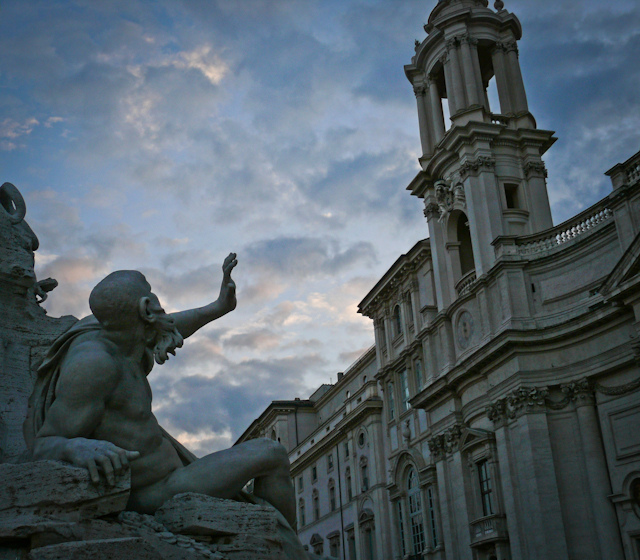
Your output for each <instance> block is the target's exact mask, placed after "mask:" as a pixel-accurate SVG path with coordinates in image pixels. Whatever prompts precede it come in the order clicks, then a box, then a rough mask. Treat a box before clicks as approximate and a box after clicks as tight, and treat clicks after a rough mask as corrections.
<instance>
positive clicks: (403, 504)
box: [395, 460, 495, 557]
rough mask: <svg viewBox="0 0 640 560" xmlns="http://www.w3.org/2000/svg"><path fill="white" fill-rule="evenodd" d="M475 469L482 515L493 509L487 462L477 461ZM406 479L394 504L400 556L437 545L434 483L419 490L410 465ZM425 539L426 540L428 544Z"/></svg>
mask: <svg viewBox="0 0 640 560" xmlns="http://www.w3.org/2000/svg"><path fill="white" fill-rule="evenodd" d="M476 468H477V476H478V490H479V494H480V503H481V504H482V515H483V516H488V515H493V514H494V513H495V508H494V503H493V491H492V485H491V477H490V475H489V469H488V463H487V461H486V460H482V461H480V462H479V463H477V465H476ZM406 480H407V482H406V496H405V497H401V498H399V499H398V500H397V501H396V505H395V508H396V522H397V524H398V537H399V539H400V548H401V550H402V556H403V557H404V556H406V555H407V554H409V555H419V554H422V553H423V552H425V549H426V548H427V545H428V547H429V548H430V549H431V550H433V549H435V548H436V547H438V545H439V544H440V541H439V538H438V520H437V507H436V494H435V490H434V486H433V485H429V486H427V487H426V489H425V491H424V493H422V492H421V490H420V484H419V482H418V475H417V473H416V470H415V468H413V467H411V468H410V469H409V471H408V473H407V478H406ZM423 497H425V498H426V521H427V526H426V530H425V516H424V513H425V512H424V507H423V504H422V502H423ZM407 515H408V517H407ZM427 539H428V540H429V542H428V543H427Z"/></svg>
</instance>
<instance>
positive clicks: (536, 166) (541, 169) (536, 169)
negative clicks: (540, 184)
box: [522, 161, 548, 177]
mask: <svg viewBox="0 0 640 560" xmlns="http://www.w3.org/2000/svg"><path fill="white" fill-rule="evenodd" d="M522 169H523V171H524V174H525V176H526V177H529V175H541V176H543V177H547V176H548V173H547V167H546V166H545V164H544V161H528V162H527V163H525V164H524V165H523V166H522Z"/></svg>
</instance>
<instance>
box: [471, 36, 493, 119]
mask: <svg viewBox="0 0 640 560" xmlns="http://www.w3.org/2000/svg"><path fill="white" fill-rule="evenodd" d="M469 47H470V49H471V61H472V62H473V71H474V72H475V75H476V78H477V80H478V87H479V88H480V90H479V92H480V93H479V95H480V103H481V104H482V105H484V108H485V109H486V110H487V111H489V110H490V108H489V98H488V97H487V90H486V88H485V87H484V82H483V81H482V70H481V68H480V57H479V55H478V39H475V38H473V37H471V40H470V41H469Z"/></svg>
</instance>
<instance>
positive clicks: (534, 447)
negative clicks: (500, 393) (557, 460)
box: [514, 411, 569, 558]
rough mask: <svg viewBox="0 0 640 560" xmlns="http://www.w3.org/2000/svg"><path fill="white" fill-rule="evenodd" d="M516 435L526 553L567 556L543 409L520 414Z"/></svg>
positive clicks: (543, 555) (519, 492) (537, 555)
mask: <svg viewBox="0 0 640 560" xmlns="http://www.w3.org/2000/svg"><path fill="white" fill-rule="evenodd" d="M516 438H517V441H515V442H514V443H515V456H516V457H517V458H518V460H517V464H516V468H517V470H518V479H519V484H518V494H519V503H520V507H522V508H524V511H523V516H522V518H521V521H522V523H523V525H524V527H523V529H524V535H525V539H526V541H525V546H526V549H527V553H526V557H529V558H568V557H569V554H568V550H567V542H566V530H565V528H564V522H563V519H562V511H561V508H560V497H559V494H558V483H557V479H556V473H555V465H554V460H553V454H552V452H551V442H550V439H549V427H548V425H547V416H546V413H545V412H537V411H536V412H535V413H528V414H527V413H525V414H523V415H522V416H521V417H520V418H519V419H518V429H517V435H516ZM514 439H515V438H514Z"/></svg>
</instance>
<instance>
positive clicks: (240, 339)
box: [224, 328, 282, 350]
mask: <svg viewBox="0 0 640 560" xmlns="http://www.w3.org/2000/svg"><path fill="white" fill-rule="evenodd" d="M281 340H282V336H281V335H278V334H276V333H274V332H273V331H271V330H269V329H266V328H260V329H257V330H253V331H249V332H244V333H238V334H232V335H230V336H227V337H225V339H224V346H225V348H247V349H251V350H268V349H270V348H274V347H277V346H278V345H279V343H280V342H281Z"/></svg>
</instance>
